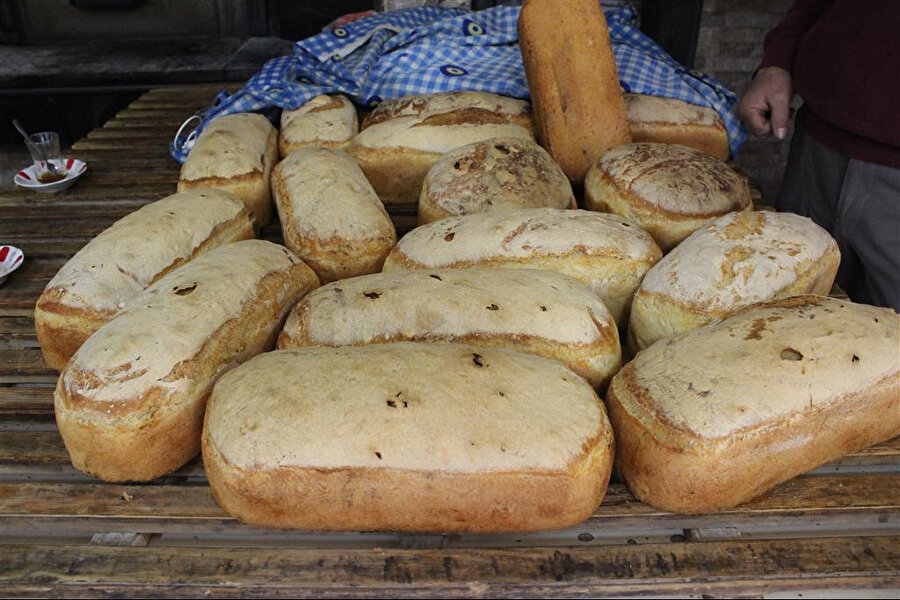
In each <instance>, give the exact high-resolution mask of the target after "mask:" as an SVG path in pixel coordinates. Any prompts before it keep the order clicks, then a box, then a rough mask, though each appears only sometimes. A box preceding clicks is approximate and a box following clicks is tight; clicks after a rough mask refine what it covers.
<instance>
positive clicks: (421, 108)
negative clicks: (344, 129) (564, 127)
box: [359, 92, 534, 132]
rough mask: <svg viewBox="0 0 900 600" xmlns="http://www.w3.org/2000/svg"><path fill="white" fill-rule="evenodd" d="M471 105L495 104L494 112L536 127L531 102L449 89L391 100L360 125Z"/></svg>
mask: <svg viewBox="0 0 900 600" xmlns="http://www.w3.org/2000/svg"><path fill="white" fill-rule="evenodd" d="M467 105H468V106H472V107H475V108H483V109H488V110H490V109H489V108H488V107H492V108H493V112H495V113H496V114H499V115H502V116H503V117H505V119H506V120H507V121H510V122H512V123H515V124H516V125H518V126H519V127H523V128H525V129H527V130H528V131H529V132H532V131H533V129H534V125H533V123H532V121H531V111H530V110H529V106H528V104H527V103H525V102H522V101H519V100H515V99H512V98H504V97H502V96H497V95H495V94H487V93H483V92H446V93H442V94H428V95H411V96H404V97H402V98H397V99H395V100H387V101H385V102H382V103H380V104H379V105H378V106H376V107H375V109H373V110H372V111H371V112H370V113H369V114H368V115H366V117H365V119H363V122H362V124H361V125H360V127H359V129H360V131H362V130H363V129H365V128H367V127H370V126H371V125H375V124H377V123H383V122H385V121H388V120H390V119H395V118H397V117H405V116H418V115H421V114H423V113H429V112H438V113H442V112H450V111H454V110H457V109H459V108H462V107H465V106H467Z"/></svg>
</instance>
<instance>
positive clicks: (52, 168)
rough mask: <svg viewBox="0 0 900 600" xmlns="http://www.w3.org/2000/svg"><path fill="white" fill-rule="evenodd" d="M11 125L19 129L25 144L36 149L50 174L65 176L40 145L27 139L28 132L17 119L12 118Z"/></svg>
mask: <svg viewBox="0 0 900 600" xmlns="http://www.w3.org/2000/svg"><path fill="white" fill-rule="evenodd" d="M13 125H14V126H15V128H16V129H17V130H18V131H19V133H21V134H22V137H23V138H25V145H26V146H28V147H29V148H34V149H36V150H37V151H38V154H40V155H41V158H43V159H44V162H45V163H46V164H47V170H48V171H50V174H51V175H53V176H54V177H59V178H63V177H65V176H66V174H65V173H61V172H60V171H59V169H57V168H56V165H54V164H53V161H52V160H50V159H49V158H47V155H46V154H45V153H44V150H43V149H42V148H41V147H40V146H37V145H35V144H33V143H32V142H31V140H30V139H28V132H27V131H25V129H24V128H23V127H22V124H21V123H19V120H18V119H13Z"/></svg>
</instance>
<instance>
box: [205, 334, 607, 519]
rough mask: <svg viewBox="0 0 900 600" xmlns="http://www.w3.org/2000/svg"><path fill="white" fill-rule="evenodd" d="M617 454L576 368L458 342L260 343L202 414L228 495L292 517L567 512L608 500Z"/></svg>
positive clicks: (222, 500)
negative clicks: (290, 346)
mask: <svg viewBox="0 0 900 600" xmlns="http://www.w3.org/2000/svg"><path fill="white" fill-rule="evenodd" d="M273 382H277V383H273ZM612 457H613V437H612V432H611V430H610V427H609V423H608V421H607V417H606V414H605V412H604V409H603V405H602V403H600V402H599V399H598V398H597V396H596V394H595V393H594V391H593V390H592V389H591V387H590V386H589V385H588V384H587V383H586V382H585V381H584V380H583V379H581V378H580V377H578V376H577V375H575V374H574V373H572V371H570V370H569V369H567V368H566V367H565V366H563V365H561V364H559V363H558V362H556V361H552V360H548V359H546V358H541V357H538V356H530V355H527V354H521V353H518V352H513V351H510V350H506V349H501V348H479V347H474V346H468V345H465V344H423V343H398V344H384V345H379V346H367V347H362V348H302V349H296V350H279V351H277V352H270V353H267V354H263V355H261V356H258V357H256V358H254V359H253V360H251V361H249V362H247V363H246V364H244V365H242V366H240V367H238V368H237V369H234V370H233V371H231V372H230V373H228V374H226V375H225V376H224V377H222V379H221V380H220V381H219V383H217V384H216V387H215V389H214V390H213V393H212V396H211V398H210V402H209V410H208V412H207V416H206V422H205V425H204V428H203V464H204V466H205V468H206V475H207V478H208V479H209V483H210V486H211V487H212V490H213V493H214V494H215V496H216V499H217V500H218V501H219V504H221V505H222V508H224V509H225V510H226V511H227V512H228V513H230V514H231V515H233V516H235V517H237V518H239V519H241V520H243V521H246V522H248V523H252V524H254V525H261V526H264V527H278V528H285V529H286V528H294V529H320V530H345V531H366V530H385V531H420V532H436V533H438V532H439V533H461V532H477V533H489V532H495V533H499V532H516V531H523V532H524V531H540V530H547V529H558V528H562V527H568V526H571V525H575V524H576V523H579V522H581V521H583V520H584V519H586V518H587V517H589V516H590V515H591V514H592V513H593V511H594V510H595V509H596V508H597V506H598V505H599V504H600V502H601V501H602V499H603V496H604V494H605V493H606V487H607V484H608V481H609V474H610V469H611V466H612Z"/></svg>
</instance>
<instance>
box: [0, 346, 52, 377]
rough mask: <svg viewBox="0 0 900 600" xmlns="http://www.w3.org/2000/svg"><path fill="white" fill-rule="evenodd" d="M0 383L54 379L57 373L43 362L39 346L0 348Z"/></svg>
mask: <svg viewBox="0 0 900 600" xmlns="http://www.w3.org/2000/svg"><path fill="white" fill-rule="evenodd" d="M0 365H3V370H2V371H0V383H22V382H31V383H40V382H50V383H53V382H55V381H56V377H57V373H56V371H54V370H53V369H51V368H50V367H48V366H47V365H46V363H44V357H43V355H41V351H40V349H39V348H23V349H15V350H11V349H0Z"/></svg>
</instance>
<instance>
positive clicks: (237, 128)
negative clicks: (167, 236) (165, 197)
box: [178, 113, 278, 229]
mask: <svg viewBox="0 0 900 600" xmlns="http://www.w3.org/2000/svg"><path fill="white" fill-rule="evenodd" d="M276 162H278V132H277V131H276V130H275V128H274V127H272V124H271V123H269V120H268V119H266V118H265V117H264V116H262V115H258V114H254V113H239V114H235V115H225V116H224V117H219V118H217V119H215V120H214V121H212V122H211V123H210V124H209V125H208V126H207V127H206V129H204V130H203V133H201V134H200V137H199V138H197V141H196V142H195V143H194V146H193V148H191V151H190V154H188V157H187V160H185V161H184V164H183V165H182V166H181V175H180V176H179V178H178V191H179V192H180V191H183V190H190V189H194V188H198V187H204V188H216V189H220V190H225V191H228V192H232V193H234V194H235V195H237V196H238V197H239V198H240V199H241V200H243V201H244V204H245V205H246V206H247V209H248V210H249V211H250V213H251V214H252V215H253V217H254V218H255V219H256V224H257V228H258V229H261V228H262V227H264V226H265V225H266V224H267V223H268V222H269V219H271V218H272V196H271V193H270V191H269V175H270V174H271V172H272V167H274V166H275V163H276Z"/></svg>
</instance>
